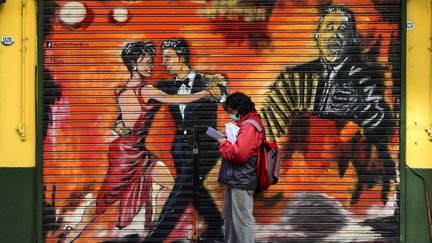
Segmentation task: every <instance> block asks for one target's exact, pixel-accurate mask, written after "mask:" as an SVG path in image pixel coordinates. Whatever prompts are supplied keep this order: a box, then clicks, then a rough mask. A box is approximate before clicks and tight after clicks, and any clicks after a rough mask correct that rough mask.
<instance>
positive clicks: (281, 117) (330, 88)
mask: <svg viewBox="0 0 432 243" xmlns="http://www.w3.org/2000/svg"><path fill="white" fill-rule="evenodd" d="M44 6H45V8H46V9H44V10H45V11H44V13H45V16H44V22H45V29H44V43H45V44H44V46H45V50H44V53H45V64H44V70H45V74H46V75H44V77H45V80H44V82H45V83H47V85H44V89H45V90H46V92H45V93H44V99H45V100H47V101H49V102H48V103H47V104H48V105H47V106H46V108H45V111H46V112H47V113H46V115H45V116H44V123H45V124H44V125H45V127H46V129H45V140H44V168H43V170H44V174H43V175H44V178H43V181H44V189H45V192H44V209H45V210H44V230H45V240H46V241H47V242H76V243H79V242H120V241H126V242H221V241H223V240H224V229H223V226H222V225H223V224H222V216H221V211H222V202H223V188H222V187H221V186H220V185H219V184H218V183H217V174H218V170H219V168H220V155H219V153H218V144H217V142H216V141H215V140H213V139H212V138H210V137H208V136H206V135H205V131H206V129H207V127H209V126H211V127H218V128H220V129H223V127H224V124H225V123H227V122H229V116H228V115H227V113H226V111H225V110H224V106H223V103H224V101H225V98H226V97H227V95H229V94H230V92H235V91H240V92H243V93H246V94H248V95H249V96H250V97H252V99H253V100H254V102H255V104H256V107H257V109H258V111H259V113H260V115H261V117H262V118H263V121H264V123H265V126H266V129H267V135H268V138H269V139H271V140H275V141H277V142H278V144H279V145H280V148H281V150H282V165H281V167H282V168H281V178H280V181H279V183H278V184H277V185H273V186H271V187H270V189H269V190H268V191H265V192H262V193H259V194H257V195H255V208H254V214H255V217H256V221H257V227H256V238H257V240H259V241H265V242H281V241H282V242H283V241H293V242H372V241H380V242H381V241H383V242H393V241H396V240H398V239H399V229H398V227H399V226H398V225H399V196H398V195H399V181H400V176H399V129H400V122H399V114H400V105H399V103H400V97H399V94H400V93H399V91H398V90H399V89H400V63H399V61H400V52H399V49H400V19H401V18H400V16H399V15H400V8H401V4H400V2H399V1H397V0H394V1H393V0H392V1H379V0H376V1H375V0H373V1H372V0H371V1H360V0H358V1H357V0H354V1H352V0H351V1H344V0H341V1H315V0H308V1H277V0H272V1H243V0H212V1H189V0H181V1H84V0H83V1H48V2H46V3H45V5H44ZM53 83H54V84H55V85H54V86H53Z"/></svg>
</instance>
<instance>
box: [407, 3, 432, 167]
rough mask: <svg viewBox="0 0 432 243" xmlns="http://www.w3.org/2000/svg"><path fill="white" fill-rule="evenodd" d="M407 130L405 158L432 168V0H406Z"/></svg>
mask: <svg viewBox="0 0 432 243" xmlns="http://www.w3.org/2000/svg"><path fill="white" fill-rule="evenodd" d="M407 5H408V14H407V21H413V22H414V29H413V30H407V62H406V63H407V82H406V83H407V85H406V86H407V100H406V104H407V116H406V123H407V130H406V149H407V151H406V162H407V164H408V166H410V167H412V168H432V137H430V136H429V135H428V133H427V132H426V131H425V130H426V129H428V128H430V129H431V130H430V132H431V135H432V127H431V125H432V97H431V93H432V87H431V82H432V80H431V79H432V73H431V68H432V55H431V48H432V45H431V43H432V39H431V38H432V30H431V28H432V9H431V7H432V1H430V0H429V1H428V0H411V1H408V2H407Z"/></svg>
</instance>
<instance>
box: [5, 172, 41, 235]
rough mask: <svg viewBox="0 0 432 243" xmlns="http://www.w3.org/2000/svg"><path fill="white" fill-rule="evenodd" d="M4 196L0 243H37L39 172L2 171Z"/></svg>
mask: <svg viewBox="0 0 432 243" xmlns="http://www.w3.org/2000/svg"><path fill="white" fill-rule="evenodd" d="M0 193H1V194H0V242H2V243H15V242H16V243H30V242H34V241H33V236H34V233H35V232H34V230H35V222H36V220H35V212H36V210H35V207H36V205H35V195H36V194H35V168H0Z"/></svg>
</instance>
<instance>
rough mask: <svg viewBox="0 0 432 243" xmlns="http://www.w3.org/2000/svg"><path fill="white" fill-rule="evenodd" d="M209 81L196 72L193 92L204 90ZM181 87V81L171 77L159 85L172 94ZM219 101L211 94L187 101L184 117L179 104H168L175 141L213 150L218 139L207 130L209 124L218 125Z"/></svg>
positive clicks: (161, 88)
mask: <svg viewBox="0 0 432 243" xmlns="http://www.w3.org/2000/svg"><path fill="white" fill-rule="evenodd" d="M209 82H210V80H207V79H205V78H204V77H203V75H202V74H200V73H196V76H195V79H194V82H193V86H192V90H191V93H192V94H194V93H197V92H200V91H203V90H204V89H205V88H206V87H207V85H208V83H209ZM179 87H180V85H179V82H176V80H170V79H168V80H163V81H161V82H160V83H159V85H158V86H157V88H159V89H160V90H162V91H163V92H165V93H167V94H171V95H172V94H177V91H178V89H179ZM218 103H219V101H218V100H217V99H215V98H214V97H211V96H208V97H204V98H201V99H199V100H196V101H194V102H191V103H185V105H186V108H185V111H184V113H185V114H184V119H182V116H181V113H180V108H179V105H178V104H170V105H168V107H169V111H170V113H171V115H172V117H173V120H174V123H175V127H176V141H175V143H176V142H177V143H179V142H180V141H184V142H185V143H188V144H189V145H192V144H195V143H196V144H197V145H198V146H199V147H200V149H201V148H202V149H206V148H208V149H212V150H213V149H214V147H215V146H217V141H215V140H214V139H210V138H209V137H208V136H207V135H206V134H205V132H206V130H207V127H209V126H211V127H216V123H217V107H218ZM185 131H186V134H185ZM185 149H186V147H185ZM201 152H203V151H200V153H201Z"/></svg>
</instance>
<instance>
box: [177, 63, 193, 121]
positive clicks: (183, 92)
mask: <svg viewBox="0 0 432 243" xmlns="http://www.w3.org/2000/svg"><path fill="white" fill-rule="evenodd" d="M195 76H196V73H195V72H194V71H190V73H189V74H188V75H187V76H186V77H185V78H183V79H179V78H176V81H183V80H185V79H187V78H189V83H188V86H186V85H185V84H182V85H181V86H180V88H179V89H178V90H177V94H179V95H186V94H191V92H192V86H193V83H194V80H195ZM179 108H180V113H181V116H182V119H183V120H184V115H185V109H186V105H185V104H179Z"/></svg>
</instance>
